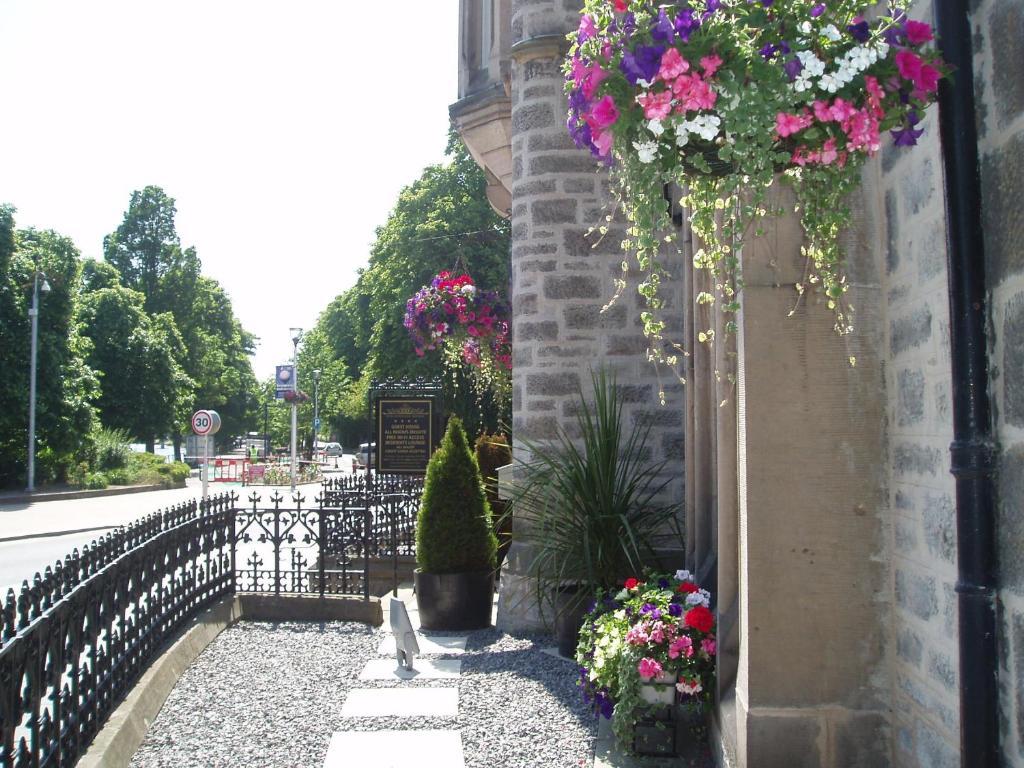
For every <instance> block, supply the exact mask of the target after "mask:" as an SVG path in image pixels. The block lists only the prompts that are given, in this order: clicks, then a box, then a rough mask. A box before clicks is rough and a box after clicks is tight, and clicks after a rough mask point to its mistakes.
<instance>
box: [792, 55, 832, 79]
mask: <svg viewBox="0 0 1024 768" xmlns="http://www.w3.org/2000/svg"><path fill="white" fill-rule="evenodd" d="M796 56H797V58H798V59H800V63H801V64H803V65H804V68H803V71H802V72H801V73H800V75H801V77H820V76H821V75H823V74H824V73H825V62H824V61H822V60H821V59H819V58H818V57H817V56H815V55H814V53H813V52H812V51H797V52H796Z"/></svg>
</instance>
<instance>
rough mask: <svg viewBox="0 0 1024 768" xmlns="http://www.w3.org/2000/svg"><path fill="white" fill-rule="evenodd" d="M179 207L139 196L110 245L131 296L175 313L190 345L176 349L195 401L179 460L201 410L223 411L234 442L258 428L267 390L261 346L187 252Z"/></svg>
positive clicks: (180, 427)
mask: <svg viewBox="0 0 1024 768" xmlns="http://www.w3.org/2000/svg"><path fill="white" fill-rule="evenodd" d="M176 213H177V209H176V207H175V204H174V199H173V198H171V197H169V196H168V195H167V194H166V193H165V192H164V190H163V189H161V188H160V187H155V186H149V187H146V188H145V189H143V190H141V191H135V192H133V193H132V196H131V200H130V202H129V205H128V210H127V211H126V212H125V214H124V220H123V221H122V222H121V225H120V226H119V227H118V228H117V230H116V231H115V232H113V233H111V234H110V235H108V236H107V237H106V238H105V239H104V243H103V245H104V254H105V257H106V259H107V262H108V264H109V265H111V266H113V267H115V268H116V269H117V270H118V271H119V272H120V274H121V276H122V283H123V285H125V286H126V287H128V288H131V289H134V290H137V291H140V292H141V293H142V294H143V295H144V296H145V302H144V309H145V311H146V312H147V313H149V314H151V315H156V314H159V313H161V312H169V313H171V314H172V315H173V316H174V321H175V325H176V326H177V328H178V330H179V331H180V334H181V340H182V344H181V345H177V344H174V345H172V347H173V348H174V350H175V354H176V355H177V357H176V360H177V363H178V364H179V365H180V366H181V367H182V368H183V369H184V371H185V373H186V374H187V375H188V377H189V378H190V379H191V380H192V381H193V383H194V389H193V394H194V397H193V399H192V400H190V401H188V402H186V403H184V405H183V407H182V408H180V409H179V415H180V416H181V417H180V418H176V420H175V425H176V427H175V429H173V430H172V437H173V440H174V447H175V455H176V457H180V455H181V433H182V432H183V431H187V429H188V416H189V414H190V413H191V411H192V410H194V409H195V408H209V409H213V410H216V411H217V412H218V413H219V414H220V416H221V419H222V422H223V426H222V429H221V433H220V436H221V437H222V438H224V439H229V438H230V437H232V436H234V435H238V434H241V433H243V432H246V431H248V430H249V429H251V428H253V427H254V426H255V424H256V410H257V409H256V406H257V405H258V400H259V385H258V383H257V381H256V377H255V376H254V375H253V372H252V364H251V361H250V356H251V355H252V353H253V351H254V348H255V339H254V337H253V336H252V334H250V333H248V332H247V331H245V329H244V328H242V326H241V324H240V323H239V322H238V320H237V319H236V318H235V315H234V312H233V309H232V306H231V301H230V299H229V298H228V296H227V294H226V293H225V292H224V289H223V288H222V287H221V286H220V284H219V283H218V282H217V281H216V280H213V279H211V278H208V277H204V276H203V275H202V263H201V262H200V260H199V257H198V255H197V254H196V251H195V249H194V248H182V246H181V241H180V239H179V237H178V232H177V229H176V227H175V223H174V218H175V215H176Z"/></svg>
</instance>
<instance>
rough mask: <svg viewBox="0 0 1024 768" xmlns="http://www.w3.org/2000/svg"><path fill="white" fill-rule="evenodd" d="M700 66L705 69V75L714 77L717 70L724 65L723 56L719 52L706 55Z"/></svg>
mask: <svg viewBox="0 0 1024 768" xmlns="http://www.w3.org/2000/svg"><path fill="white" fill-rule="evenodd" d="M700 66H701V69H703V70H704V77H714V76H715V72H717V71H718V68H719V67H720V66H722V58H721V57H720V56H719V55H718V54H717V53H714V54H711V55H710V56H704V57H703V58H701V60H700Z"/></svg>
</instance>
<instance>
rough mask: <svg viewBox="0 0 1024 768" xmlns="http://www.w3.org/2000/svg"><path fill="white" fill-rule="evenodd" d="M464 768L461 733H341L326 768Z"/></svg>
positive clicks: (333, 738)
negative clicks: (359, 767)
mask: <svg viewBox="0 0 1024 768" xmlns="http://www.w3.org/2000/svg"><path fill="white" fill-rule="evenodd" d="M366 765H372V766H373V767H374V768H409V766H413V765H414V766H417V768H465V765H466V761H465V759H464V758H463V755H462V738H461V737H460V736H459V732H458V731H339V732H337V733H334V734H333V735H332V736H331V745H330V746H329V747H328V748H327V758H326V759H325V760H324V768H353V766H366Z"/></svg>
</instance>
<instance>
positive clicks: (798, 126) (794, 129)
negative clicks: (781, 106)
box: [775, 111, 814, 137]
mask: <svg viewBox="0 0 1024 768" xmlns="http://www.w3.org/2000/svg"><path fill="white" fill-rule="evenodd" d="M812 122H814V120H813V118H812V116H811V115H810V114H809V113H808V112H806V111H805V112H804V114H802V115H788V114H786V113H785V112H779V113H778V114H777V115H776V116H775V132H776V133H777V134H779V136H782V137H785V136H792V135H793V134H794V133H799V132H800V131H802V130H803V129H804V128H806V127H807V126H809V125H810V124H811V123H812Z"/></svg>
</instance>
